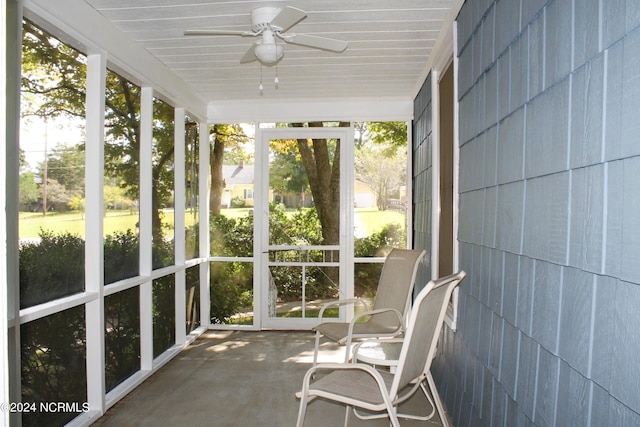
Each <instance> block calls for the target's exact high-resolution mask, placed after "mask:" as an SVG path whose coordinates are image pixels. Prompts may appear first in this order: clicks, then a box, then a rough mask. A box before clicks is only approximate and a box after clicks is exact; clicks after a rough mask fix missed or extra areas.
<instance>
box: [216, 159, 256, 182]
mask: <svg viewBox="0 0 640 427" xmlns="http://www.w3.org/2000/svg"><path fill="white" fill-rule="evenodd" d="M253 172H254V168H253V165H245V164H243V163H240V164H239V165H230V166H229V165H224V166H222V178H224V180H225V182H226V183H227V185H251V184H253V181H254V173H253Z"/></svg>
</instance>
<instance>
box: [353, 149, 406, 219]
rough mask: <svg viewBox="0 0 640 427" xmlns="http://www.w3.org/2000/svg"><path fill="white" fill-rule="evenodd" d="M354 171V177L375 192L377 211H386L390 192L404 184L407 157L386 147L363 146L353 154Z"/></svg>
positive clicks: (390, 195)
mask: <svg viewBox="0 0 640 427" xmlns="http://www.w3.org/2000/svg"><path fill="white" fill-rule="evenodd" d="M390 151H391V153H390ZM355 169H356V177H357V178H358V179H359V180H361V181H362V182H364V183H366V184H368V185H369V186H370V187H371V188H373V189H374V191H375V192H376V196H377V201H378V209H380V210H386V209H387V208H388V202H389V199H390V198H392V192H394V191H397V190H398V189H399V187H400V186H402V185H403V184H404V183H405V182H406V176H407V157H406V156H402V155H400V153H399V152H398V151H397V150H392V149H390V147H389V146H388V145H382V144H379V145H372V146H363V147H362V148H360V149H359V150H357V151H356V153H355Z"/></svg>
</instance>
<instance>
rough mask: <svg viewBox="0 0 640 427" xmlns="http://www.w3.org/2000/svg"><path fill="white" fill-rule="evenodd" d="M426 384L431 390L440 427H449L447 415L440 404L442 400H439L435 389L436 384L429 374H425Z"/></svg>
mask: <svg viewBox="0 0 640 427" xmlns="http://www.w3.org/2000/svg"><path fill="white" fill-rule="evenodd" d="M427 383H428V384H429V389H430V390H431V395H432V396H433V401H434V402H435V404H436V408H437V410H438V416H439V417H440V422H441V423H442V427H449V420H448V419H447V415H446V413H445V410H444V405H443V404H442V400H441V399H440V395H439V394H438V390H437V389H436V383H435V381H433V377H432V376H431V372H429V373H428V374H427Z"/></svg>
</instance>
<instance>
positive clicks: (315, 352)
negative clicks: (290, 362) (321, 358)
mask: <svg viewBox="0 0 640 427" xmlns="http://www.w3.org/2000/svg"><path fill="white" fill-rule="evenodd" d="M318 351H320V332H318V331H316V343H315V345H314V347H313V366H314V367H315V366H316V365H317V364H318Z"/></svg>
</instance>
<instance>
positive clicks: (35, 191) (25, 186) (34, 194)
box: [19, 171, 40, 210]
mask: <svg viewBox="0 0 640 427" xmlns="http://www.w3.org/2000/svg"><path fill="white" fill-rule="evenodd" d="M19 188H20V192H19V194H20V195H19V197H20V209H21V210H27V209H28V208H29V207H30V206H31V205H32V204H33V203H35V202H37V201H38V199H39V198H40V189H39V188H38V184H37V183H36V176H35V174H34V173H33V172H29V171H27V172H22V173H21V174H20V181H19Z"/></svg>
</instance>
